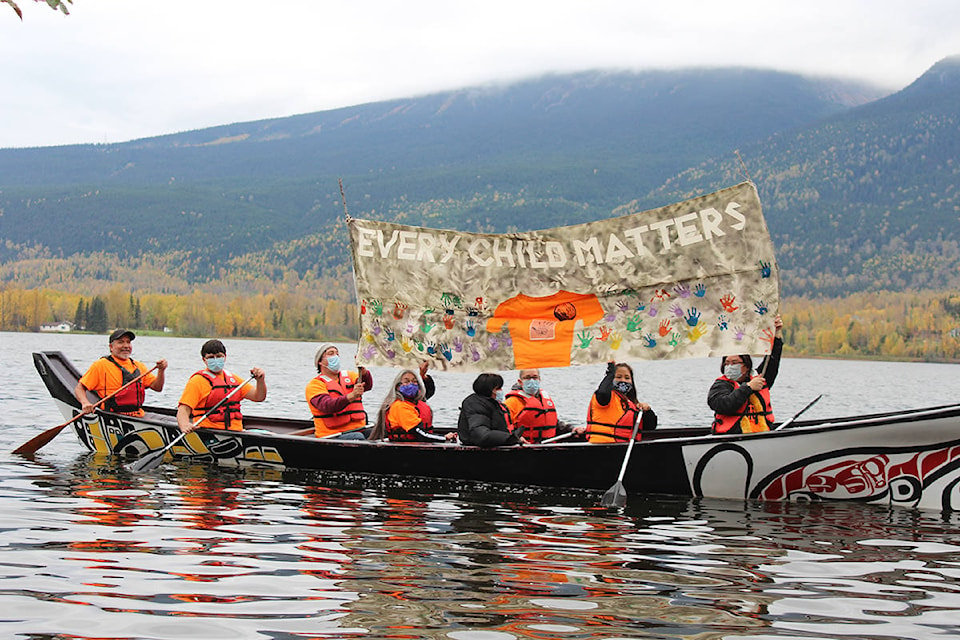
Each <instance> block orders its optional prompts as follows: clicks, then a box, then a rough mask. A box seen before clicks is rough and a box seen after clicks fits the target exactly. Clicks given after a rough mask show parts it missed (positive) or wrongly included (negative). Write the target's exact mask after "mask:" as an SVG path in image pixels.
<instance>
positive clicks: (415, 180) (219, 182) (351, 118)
mask: <svg viewBox="0 0 960 640" xmlns="http://www.w3.org/2000/svg"><path fill="white" fill-rule="evenodd" d="M876 96H877V92H876V90H875V89H871V88H870V87H866V86H861V85H854V84H850V83H840V82H837V81H832V80H809V79H805V78H802V77H799V76H795V75H790V74H783V73H776V72H769V71H757V70H746V69H728V70H709V71H707V70H688V71H676V72H646V73H600V72H595V73H583V74H576V75H567V76H551V77H545V78H540V79H536V80H531V81H528V82H522V83H518V84H513V85H506V86H497V87H484V88H475V89H465V90H462V91H454V92H448V93H442V94H436V95H431V96H424V97H420V98H412V99H408V100H395V101H390V102H383V103H376V104H368V105H362V106H358V107H352V108H348V109H338V110H335V111H328V112H322V113H314V114H306V115H301V116H294V117H290V118H282V119H275V120H265V121H259V122H250V123H241V124H233V125H225V126H222V127H214V128H211V129H204V130H200V131H192V132H187V133H180V134H175V135H169V136H162V137H158V138H151V139H145V140H137V141H133V142H129V143H124V144H116V145H82V146H69V147H52V148H39V149H9V150H2V151H0V211H2V214H3V215H2V217H0V237H2V238H3V239H4V241H5V245H4V246H0V260H2V261H6V262H9V261H12V260H16V259H18V258H22V257H24V256H25V255H50V256H63V257H69V256H72V255H74V254H77V253H91V252H105V253H107V254H111V255H118V256H120V257H121V258H130V257H133V258H136V257H138V256H141V255H143V254H145V253H151V254H158V255H161V256H162V255H164V254H168V253H170V252H174V251H176V252H180V253H178V254H177V257H176V259H175V265H174V266H175V268H176V271H177V273H180V274H182V276H183V278H184V279H185V281H187V282H191V281H208V280H210V279H216V278H218V277H220V269H219V267H222V266H223V263H224V260H229V259H232V258H236V259H239V260H243V259H244V258H243V256H247V255H248V254H259V252H268V253H269V252H274V251H276V252H278V253H283V252H288V253H289V251H288V250H286V249H284V248H283V245H284V244H285V243H289V242H291V241H294V240H302V239H304V238H307V239H308V240H309V236H310V234H318V236H317V237H318V239H319V240H318V241H317V242H309V241H308V242H306V243H305V244H306V246H310V247H311V249H310V251H309V253H307V254H304V255H303V256H302V257H299V258H297V257H294V258H293V259H294V260H295V261H298V263H302V268H300V269H298V272H299V273H301V274H303V273H305V271H304V270H309V269H316V268H317V267H318V265H319V267H320V268H322V269H323V270H329V269H333V268H336V267H339V266H342V265H343V263H344V260H345V255H344V252H343V246H342V244H341V245H339V246H337V245H335V244H334V245H330V244H329V240H330V238H331V235H332V234H333V226H332V225H334V224H335V223H336V219H337V218H338V217H339V216H341V215H342V212H343V208H342V204H341V202H340V193H339V190H338V188H337V177H338V176H342V177H343V179H344V183H345V185H346V189H347V195H348V197H349V206H350V211H351V213H352V214H353V215H358V216H374V217H379V216H391V217H396V216H403V217H405V218H406V219H409V220H412V221H419V220H429V221H430V223H431V224H437V225H440V226H450V227H463V228H489V229H501V230H502V229H506V228H508V227H517V228H537V227H544V226H553V225H556V224H564V223H573V222H579V221H583V220H588V219H594V218H598V217H602V216H605V215H609V213H610V211H611V210H612V209H613V208H614V207H616V206H618V205H620V204H623V203H624V202H629V201H631V200H635V199H637V198H638V197H642V196H643V195H644V194H647V193H648V192H649V191H650V190H652V189H654V188H656V187H658V186H659V185H661V184H662V183H663V181H664V180H665V179H666V178H668V177H669V176H671V175H674V174H676V173H677V172H679V171H682V170H683V169H685V168H687V167H689V166H691V165H693V164H696V163H698V162H701V161H703V160H704V159H705V158H708V157H711V156H714V155H716V154H729V153H730V152H731V150H732V149H733V148H736V147H740V146H743V145H746V144H749V143H751V142H755V141H759V140H763V139H765V138H767V137H768V136H770V135H772V134H775V133H777V132H782V131H789V130H793V129H796V128H798V127H802V126H805V125H809V124H810V123H812V122H816V121H818V120H820V119H822V118H824V117H827V116H830V115H833V114H837V113H842V112H844V111H845V110H847V109H848V108H850V106H851V105H856V104H863V103H864V102H866V101H868V100H870V99H871V98H874V97H876ZM278 243H279V244H278ZM274 247H276V248H274ZM263 259H265V258H264V257H263V256H262V255H260V256H258V257H256V258H255V259H254V261H255V262H262V260H263ZM247 264H249V261H248V262H247ZM285 266H286V265H285Z"/></svg>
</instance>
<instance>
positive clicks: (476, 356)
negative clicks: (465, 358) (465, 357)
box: [470, 347, 483, 362]
mask: <svg viewBox="0 0 960 640" xmlns="http://www.w3.org/2000/svg"><path fill="white" fill-rule="evenodd" d="M482 357H483V356H481V355H480V352H479V351H477V348H476V347H470V359H471V360H473V361H474V362H480V358H482Z"/></svg>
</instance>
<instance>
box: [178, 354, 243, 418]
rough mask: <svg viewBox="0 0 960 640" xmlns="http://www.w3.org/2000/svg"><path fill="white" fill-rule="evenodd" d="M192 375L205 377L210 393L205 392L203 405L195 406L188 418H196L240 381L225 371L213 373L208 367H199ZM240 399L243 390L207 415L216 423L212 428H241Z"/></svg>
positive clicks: (234, 387) (238, 384)
mask: <svg viewBox="0 0 960 640" xmlns="http://www.w3.org/2000/svg"><path fill="white" fill-rule="evenodd" d="M193 376H201V377H203V378H204V379H206V381H207V382H209V383H210V393H209V394H207V398H206V399H205V400H204V401H203V405H201V406H198V407H195V408H194V409H193V410H192V411H191V413H190V418H191V419H192V420H196V419H197V418H199V417H200V416H202V415H203V414H205V413H206V412H207V411H208V410H209V409H210V408H211V407H214V406H216V404H217V403H218V402H220V401H221V400H223V399H224V398H225V397H226V396H227V394H229V393H230V392H231V391H233V390H234V389H236V388H237V387H239V386H240V382H241V380H240V379H239V378H237V377H236V376H235V375H233V374H232V373H229V372H227V371H222V372H221V373H219V374H218V373H213V372H212V371H210V370H209V369H201V370H200V371H197V372H196V373H194V374H193V375H192V376H190V377H191V378H192V377H193ZM242 399H243V391H238V392H236V393H235V394H233V395H232V396H230V398H229V399H228V400H227V401H226V402H224V403H223V404H221V405H220V406H219V407H217V409H216V410H215V411H212V412H211V413H210V415H208V416H207V419H208V420H210V421H211V422H215V423H218V424H217V425H216V426H214V427H213V428H214V429H230V430H231V431H239V430H241V429H242V428H243V414H242V413H240V400H242ZM221 423H222V424H223V426H222V427H221V426H219V425H220V424H221ZM231 423H235V424H231Z"/></svg>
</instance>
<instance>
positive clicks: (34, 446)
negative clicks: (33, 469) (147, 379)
mask: <svg viewBox="0 0 960 640" xmlns="http://www.w3.org/2000/svg"><path fill="white" fill-rule="evenodd" d="M156 368H157V365H153V367H152V368H151V369H149V370H148V371H146V372H144V373H141V374H140V375H138V376H137V377H136V378H134V379H133V380H131V381H130V382H128V383H127V384H125V385H123V386H122V387H120V388H119V389H117V390H116V391H114V392H113V393H111V394H110V395H108V396H106V397H104V398H103V399H102V400H100V401H99V402H97V403H96V404H95V405H93V408H94V409H97V408H98V407H100V405H102V404H103V403H104V402H106V401H107V400H109V399H110V398H112V397H114V396H115V395H117V394H118V393H120V392H121V391H123V390H124V389H126V388H127V387H129V386H130V385H132V384H135V383H136V382H138V381H139V380H140V379H141V378H142V377H144V376H145V375H147V374H148V373H151V372H152V371H154V370H155V369H156ZM85 415H87V414H85V413H78V414H77V415H75V416H73V417H72V418H70V419H69V420H67V421H66V422H64V423H63V424H58V425H57V426H55V427H51V428H50V429H47V430H46V431H44V432H43V433H41V434H39V435H36V436H34V437H33V438H31V439H30V440H27V441H26V442H24V443H23V444H22V445H20V446H19V447H17V448H16V449H14V450H13V452H14V453H19V454H20V455H24V456H32V455H33V454H35V453H36V452H37V451H39V450H40V449H41V448H42V447H44V446H46V444H47V443H48V442H50V441H51V440H53V439H54V438H56V437H57V436H58V435H59V434H60V432H61V431H63V430H64V428H66V427H68V426H69V425H71V424H73V423H74V422H76V421H77V420H79V419H80V418H82V417H83V416H85Z"/></svg>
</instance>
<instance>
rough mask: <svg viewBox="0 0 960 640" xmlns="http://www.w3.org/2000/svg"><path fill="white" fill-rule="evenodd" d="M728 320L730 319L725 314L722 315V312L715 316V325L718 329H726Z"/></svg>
mask: <svg viewBox="0 0 960 640" xmlns="http://www.w3.org/2000/svg"><path fill="white" fill-rule="evenodd" d="M729 321H730V320H729V319H728V318H727V316H725V315H723V314H722V313H721V314H720V317H719V318H717V327H718V328H719V329H720V331H726V330H727V327H728V326H729V325H728V322H729Z"/></svg>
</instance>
